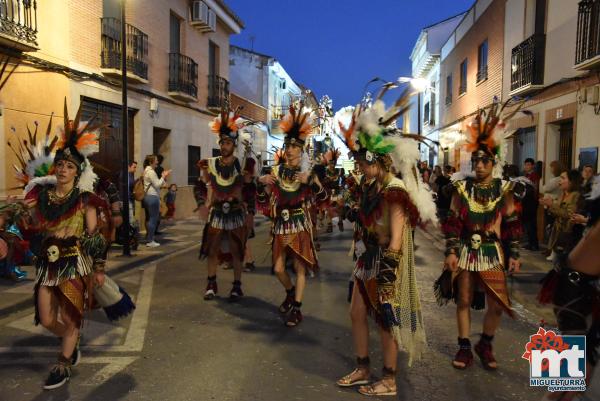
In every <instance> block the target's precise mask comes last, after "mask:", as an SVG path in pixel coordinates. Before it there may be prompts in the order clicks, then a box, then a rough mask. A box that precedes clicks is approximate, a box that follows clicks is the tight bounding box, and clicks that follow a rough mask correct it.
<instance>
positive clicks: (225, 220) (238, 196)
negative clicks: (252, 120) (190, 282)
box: [195, 106, 251, 301]
mask: <svg viewBox="0 0 600 401" xmlns="http://www.w3.org/2000/svg"><path fill="white" fill-rule="evenodd" d="M246 125H248V121H245V120H243V119H242V118H241V117H240V116H239V114H238V113H237V110H236V112H233V111H231V110H230V109H229V107H228V106H223V107H222V109H221V112H220V115H219V116H218V117H216V118H215V119H214V120H213V121H212V122H211V123H210V125H209V126H210V128H211V130H212V131H213V133H214V134H216V135H217V136H218V141H219V147H220V150H221V156H218V157H213V158H210V159H205V160H202V161H201V162H200V163H199V165H200V168H201V179H202V181H203V183H204V184H206V186H205V187H204V186H202V185H198V186H197V187H198V190H197V191H195V195H196V199H197V202H198V205H199V206H200V205H204V206H205V207H206V208H208V210H209V214H208V221H207V222H206V225H205V227H204V235H203V236H202V246H201V248H200V258H201V259H205V258H207V259H208V260H207V265H208V283H207V286H206V291H205V294H204V299H205V300H211V299H213V298H214V297H215V296H216V295H217V293H218V287H217V266H218V264H219V258H220V256H221V255H223V254H230V255H231V260H232V264H233V275H234V281H233V287H232V289H231V291H230V292H229V299H230V300H231V301H236V300H238V299H240V298H241V297H242V296H243V295H244V293H243V291H242V261H243V258H244V251H245V249H246V241H247V239H248V226H247V222H246V215H247V205H246V204H245V203H244V197H243V193H244V187H245V186H246V185H248V184H249V183H251V176H250V175H249V174H248V173H247V170H246V168H245V164H246V163H245V160H242V161H240V160H239V159H238V158H237V157H236V156H235V155H234V152H235V150H236V147H237V146H238V140H239V136H240V134H239V132H238V131H239V130H240V129H241V128H242V127H244V126H246ZM204 197H205V198H204Z"/></svg>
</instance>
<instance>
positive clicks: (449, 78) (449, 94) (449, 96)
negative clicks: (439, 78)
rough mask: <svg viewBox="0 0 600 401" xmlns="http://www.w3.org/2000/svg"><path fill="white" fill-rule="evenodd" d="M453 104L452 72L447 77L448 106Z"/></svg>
mask: <svg viewBox="0 0 600 401" xmlns="http://www.w3.org/2000/svg"><path fill="white" fill-rule="evenodd" d="M449 104H452V74H450V75H448V76H447V77H446V106H447V105H449Z"/></svg>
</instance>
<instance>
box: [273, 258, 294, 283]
mask: <svg viewBox="0 0 600 401" xmlns="http://www.w3.org/2000/svg"><path fill="white" fill-rule="evenodd" d="M274 269H275V275H276V276H277V279H279V282H280V283H281V284H282V285H283V287H284V288H285V289H286V290H290V289H291V288H292V286H293V284H292V280H291V279H290V276H289V275H288V274H287V272H286V271H285V253H283V254H281V255H279V257H277V259H275V261H274Z"/></svg>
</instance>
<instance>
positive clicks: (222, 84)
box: [206, 75, 229, 109]
mask: <svg viewBox="0 0 600 401" xmlns="http://www.w3.org/2000/svg"><path fill="white" fill-rule="evenodd" d="M228 99H229V81H227V80H226V79H225V78H222V77H220V76H218V75H209V76H208V99H207V101H206V107H208V108H209V109H220V108H221V106H222V105H223V104H224V103H225V102H226V101H227V100H228Z"/></svg>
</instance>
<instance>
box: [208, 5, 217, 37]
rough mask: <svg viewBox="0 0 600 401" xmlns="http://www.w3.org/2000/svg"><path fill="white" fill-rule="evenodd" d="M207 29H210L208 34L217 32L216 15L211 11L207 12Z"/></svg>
mask: <svg viewBox="0 0 600 401" xmlns="http://www.w3.org/2000/svg"><path fill="white" fill-rule="evenodd" d="M208 27H209V28H210V30H209V31H208V32H215V31H216V30H217V14H216V13H215V12H214V11H213V10H211V9H209V10H208Z"/></svg>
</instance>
